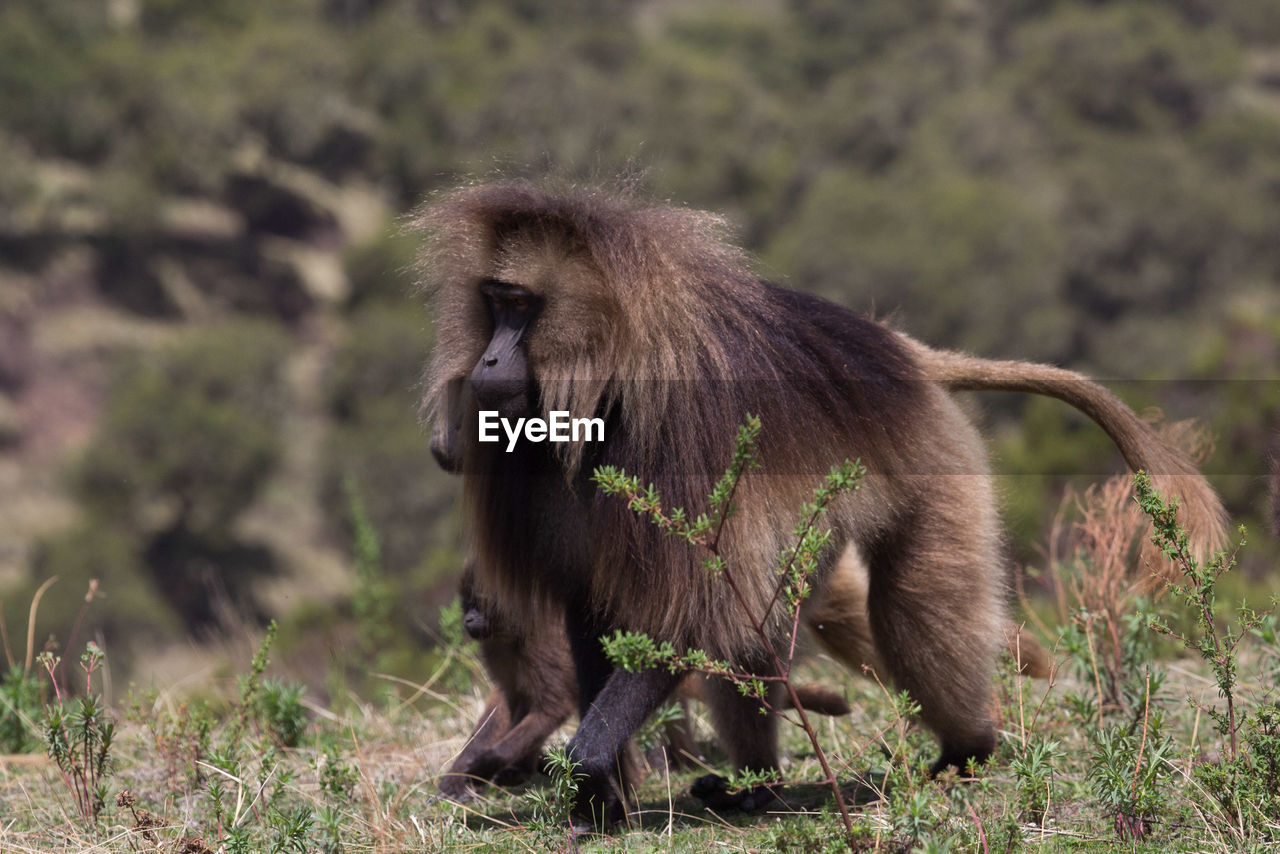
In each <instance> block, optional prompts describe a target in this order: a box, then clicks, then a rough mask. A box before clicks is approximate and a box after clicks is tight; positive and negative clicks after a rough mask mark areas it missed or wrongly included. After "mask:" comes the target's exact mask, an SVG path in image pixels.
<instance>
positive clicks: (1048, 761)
mask: <svg viewBox="0 0 1280 854" xmlns="http://www.w3.org/2000/svg"><path fill="white" fill-rule="evenodd" d="M1064 756H1066V754H1065V753H1064V752H1063V750H1062V746H1061V744H1060V743H1059V742H1057V741H1054V740H1052V739H1048V738H1041V737H1033V738H1032V739H1031V740H1030V742H1029V743H1028V744H1027V746H1026V748H1025V749H1024V750H1023V751H1022V752H1021V753H1020V754H1018V755H1017V756H1015V757H1014V759H1013V761H1012V762H1010V763H1009V768H1010V770H1011V771H1013V775H1014V779H1015V780H1016V782H1017V787H1018V814H1019V816H1020V817H1021V818H1022V819H1023V820H1024V821H1032V822H1035V823H1036V824H1039V825H1043V824H1044V821H1045V818H1046V816H1047V815H1048V813H1049V805H1050V803H1052V801H1053V773H1054V767H1055V765H1056V764H1057V762H1058V761H1059V760H1061V759H1062V758H1063V757H1064Z"/></svg>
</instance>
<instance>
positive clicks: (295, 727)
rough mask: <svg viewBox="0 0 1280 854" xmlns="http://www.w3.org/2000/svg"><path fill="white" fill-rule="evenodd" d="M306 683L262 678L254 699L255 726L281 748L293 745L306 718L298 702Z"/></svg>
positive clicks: (307, 717)
mask: <svg viewBox="0 0 1280 854" xmlns="http://www.w3.org/2000/svg"><path fill="white" fill-rule="evenodd" d="M306 691H307V689H306V686H304V685H300V684H298V683H296V682H286V681H284V680H283V679H264V680H262V687H261V689H260V690H259V692H258V696H257V698H256V700H255V705H256V707H257V716H258V722H259V725H260V726H261V727H262V728H263V730H264V732H266V733H267V734H268V735H269V736H270V737H271V738H272V739H273V740H274V741H275V742H276V743H277V744H278V745H280V746H281V747H297V746H298V742H299V741H300V740H301V738H302V733H303V732H304V731H305V730H306V728H307V724H308V723H309V722H310V717H309V716H308V714H307V710H306V708H305V707H304V706H303V705H302V695H303V694H305V693H306Z"/></svg>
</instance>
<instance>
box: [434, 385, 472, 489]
mask: <svg viewBox="0 0 1280 854" xmlns="http://www.w3.org/2000/svg"><path fill="white" fill-rule="evenodd" d="M467 386H468V383H467V380H466V378H465V377H457V378H455V379H452V380H450V381H449V383H448V384H447V385H446V386H445V387H444V390H443V391H442V392H441V393H440V396H441V398H442V400H440V402H439V403H438V404H437V405H436V423H435V426H434V427H433V428H432V430H431V455H432V456H433V457H435V458H436V462H437V463H439V464H440V468H442V469H444V470H445V471H447V472H451V473H453V474H457V473H458V472H460V471H462V426H463V420H464V419H465V417H466V411H467V410H466V403H467V401H466V397H467Z"/></svg>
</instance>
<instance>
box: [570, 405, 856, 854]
mask: <svg viewBox="0 0 1280 854" xmlns="http://www.w3.org/2000/svg"><path fill="white" fill-rule="evenodd" d="M760 427H761V425H760V419H759V418H757V417H755V416H748V417H747V420H746V422H745V423H744V424H743V425H742V426H740V427H739V428H738V435H737V438H736V441H735V443H734V450H733V458H732V460H731V461H730V463H729V467H728V468H727V469H726V470H725V473H724V474H723V475H722V476H721V477H720V479H719V480H718V481H716V484H715V486H714V487H713V489H712V491H711V494H710V496H709V497H708V504H709V505H710V512H708V513H702V514H699V515H698V516H697V517H696V518H694V519H690V518H689V515H688V513H687V511H686V510H685V509H684V508H683V507H677V508H674V509H672V510H670V511H668V510H666V509H665V508H664V507H663V504H662V497H661V495H659V494H658V491H657V489H656V488H655V487H654V486H653V485H652V484H651V485H649V486H648V487H642V486H641V485H640V480H639V478H637V477H635V476H632V475H628V474H627V473H626V472H624V471H621V470H619V469H616V468H614V467H612V466H601V467H600V468H597V469H596V470H595V472H594V474H593V475H592V480H593V481H595V483H596V484H597V485H598V486H599V488H600V490H601V491H602V492H604V493H605V494H606V495H615V496H621V497H624V498H626V499H627V506H628V507H629V508H630V509H631V510H632V511H633V512H635V513H637V514H639V515H641V516H647V517H648V518H649V519H650V520H651V521H652V522H653V524H655V525H657V526H658V528H660V529H661V530H662V531H664V532H665V533H667V534H669V535H671V536H674V537H677V538H679V539H682V540H684V541H685V542H687V543H689V544H690V545H692V546H698V547H701V548H704V549H706V550H707V552H709V556H708V557H707V558H706V559H705V560H704V561H703V567H704V568H705V569H706V571H707V572H709V573H711V574H712V575H714V576H716V577H718V578H720V579H722V580H723V582H724V583H725V584H726V585H728V587H729V589H730V590H731V591H732V593H733V596H734V598H735V600H736V601H737V602H738V604H739V606H740V607H741V608H742V611H743V613H744V614H746V615H747V617H748V619H749V620H750V621H751V626H752V629H753V631H754V632H755V634H756V636H757V637H759V638H760V640H761V641H762V643H763V647H764V649H765V651H766V652H767V653H768V655H769V657H770V659H771V663H772V665H773V671H774V673H775V674H776V675H769V676H761V675H759V674H753V673H743V672H741V671H739V670H737V669H736V668H735V667H733V665H732V664H730V663H729V662H726V661H716V660H713V659H711V658H710V657H709V656H708V655H707V654H706V653H705V652H704V651H702V650H697V649H695V650H689V651H687V652H684V653H683V654H681V653H679V652H677V650H676V649H675V648H674V647H673V646H672V645H671V644H670V643H667V642H663V643H660V644H659V643H655V642H654V641H653V640H652V639H651V638H649V637H648V636H646V635H642V634H636V633H626V632H617V633H615V634H614V636H613V637H612V638H606V639H605V641H604V645H605V653H606V655H608V657H609V659H610V660H611V661H612V662H613V663H614V664H615V666H618V667H622V668H624V669H627V670H632V671H635V670H641V669H647V668H653V667H665V668H667V669H669V670H671V671H672V672H679V671H686V672H689V671H696V672H701V673H705V674H709V675H713V676H718V677H721V678H724V679H728V680H729V681H730V682H733V683H734V684H735V685H736V686H737V687H738V690H739V691H741V692H742V693H743V694H744V695H746V696H751V697H755V698H756V699H758V700H760V701H761V702H762V708H761V711H762V712H765V713H767V712H768V708H767V697H768V688H767V685H766V683H767V682H777V683H779V684H780V685H781V686H782V688H783V689H784V690H785V691H786V692H787V694H788V695H789V697H790V700H791V705H792V707H793V708H794V709H795V710H796V715H797V717H798V725H799V726H800V727H801V729H803V730H804V732H805V734H806V735H807V736H808V738H809V742H810V744H811V746H812V747H813V751H814V755H815V756H816V757H817V759H818V763H819V764H820V765H821V767H822V772H823V775H824V778H823V781H822V782H823V784H825V785H828V786H830V788H831V791H832V794H833V796H834V798H835V802H836V806H837V808H838V810H839V813H840V818H841V821H842V822H843V823H844V828H845V831H846V836H847V838H848V839H849V840H850V845H852V844H853V843H852V839H853V822H852V819H851V818H850V816H849V809H848V806H847V804H846V803H845V799H844V795H843V794H842V792H841V790H840V784H839V781H838V780H837V778H836V774H835V772H834V771H833V770H832V768H831V765H830V763H829V762H828V761H827V756H826V753H825V752H824V751H823V749H822V744H821V742H820V740H819V738H818V735H817V731H816V730H815V729H814V727H813V725H812V723H811V722H810V720H809V717H808V715H807V714H806V713H805V709H804V704H803V703H802V702H801V701H800V698H799V697H798V696H797V695H796V692H795V687H794V685H793V684H792V682H791V668H792V664H793V662H794V659H795V652H796V643H795V641H796V638H797V636H798V633H799V627H800V607H801V605H802V604H803V603H804V601H805V599H806V598H807V597H808V595H809V593H810V592H811V583H812V582H811V579H812V575H813V573H814V571H815V570H816V568H817V565H818V556H819V555H820V554H821V553H822V551H823V550H824V549H825V548H826V547H827V546H828V545H829V543H830V540H831V532H830V531H829V530H824V529H821V528H820V527H819V525H818V522H819V521H820V520H821V518H822V517H823V516H824V515H825V513H826V511H827V508H828V506H829V505H830V503H831V502H832V501H833V500H834V499H835V498H836V496H838V495H840V494H841V493H844V492H849V491H852V490H855V489H857V488H858V486H859V481H860V480H861V478H862V477H863V476H864V475H865V473H866V469H865V468H863V467H862V466H861V465H860V464H859V463H856V462H850V461H848V460H845V461H844V463H843V464H841V465H839V466H836V467H834V468H832V470H831V472H830V473H829V474H828V475H827V477H826V479H825V481H824V482H823V484H822V485H821V486H820V487H818V489H817V490H816V491H815V493H814V497H813V500H812V501H810V502H807V503H806V504H805V505H804V506H803V507H802V508H801V511H800V521H799V524H798V525H797V527H796V543H795V545H794V546H792V547H790V548H787V549H784V550H783V551H782V553H781V554H780V555H779V556H778V561H777V577H778V582H777V587H776V589H775V590H774V594H773V597H772V599H771V600H770V601H769V603H768V605H767V606H766V608H765V610H764V613H759V614H758V613H754V612H753V611H752V608H751V607H750V605H749V604H748V600H747V597H746V596H745V595H744V593H743V592H742V587H741V585H740V584H739V581H738V579H737V577H736V575H735V571H734V569H733V568H732V567H730V566H729V565H728V564H727V562H726V561H725V559H724V556H723V555H722V554H721V551H720V537H721V534H722V533H723V530H724V524H725V522H726V521H727V520H728V519H729V517H730V516H732V515H733V513H734V505H733V496H734V494H735V492H736V491H737V488H738V484H739V482H740V481H741V480H742V477H743V475H744V474H746V472H747V471H748V470H751V469H756V468H759V467H760V463H759V456H758V452H757V443H758V440H759V436H760ZM775 609H778V610H779V611H780V612H781V614H780V616H781V617H782V619H783V620H784V621H785V623H786V624H787V625H788V626H789V632H788V633H787V635H786V637H787V638H789V643H787V645H786V647H785V648H784V649H777V648H775V646H774V644H773V638H772V637H771V634H770V631H769V629H768V626H770V625H771V624H772V623H773V621H774V620H775V619H777V618H778V617H777V616H776V615H775ZM776 782H779V780H778V778H777V776H776V775H775V774H768V775H765V776H760V775H758V774H750V773H746V774H741V773H740V774H738V775H737V776H736V777H735V778H734V779H731V780H730V784H731V785H732V786H735V787H738V786H741V787H744V788H745V787H747V786H752V787H754V786H759V785H766V784H773V783H776Z"/></svg>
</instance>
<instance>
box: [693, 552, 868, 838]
mask: <svg viewBox="0 0 1280 854" xmlns="http://www.w3.org/2000/svg"><path fill="white" fill-rule="evenodd" d="M716 556H717V557H719V553H716ZM724 578H725V581H726V582H728V584H729V589H730V590H732V591H733V595H734V598H736V599H737V600H738V605H739V606H740V607H741V608H742V610H743V611H744V612H745V613H746V614H747V617H748V619H750V620H751V625H752V628H754V629H755V631H756V633H757V634H759V635H760V639H761V640H762V641H764V645H765V650H766V651H767V652H768V653H769V657H770V658H772V659H773V664H774V667H775V668H776V669H777V672H778V674H779V676H780V677H781V680H780V681H781V682H782V685H783V687H785V688H786V689H787V696H788V697H789V698H790V700H791V705H792V707H793V708H794V709H795V710H796V714H797V715H799V716H800V726H801V728H802V729H804V732H805V735H807V736H808V737H809V743H810V744H811V745H812V746H813V752H814V755H815V756H816V757H817V758H818V764H819V765H821V766H822V773H823V774H824V775H825V778H826V779H825V781H824V782H826V783H827V784H828V785H830V786H831V793H832V794H833V795H834V796H835V800H836V807H837V808H838V809H839V810H840V820H841V821H842V822H843V823H844V829H845V833H846V834H847V837H846V838H847V839H848V840H849V842H850V845H852V842H853V819H852V818H850V816H849V807H848V805H847V804H846V803H845V802H844V794H843V793H842V792H841V791H840V781H839V780H837V779H836V775H835V772H833V771H832V770H831V765H830V764H829V763H828V762H827V755H826V753H824V752H823V750H822V744H821V743H819V741H818V733H817V731H816V730H814V728H813V724H812V723H810V722H809V716H808V715H806V714H805V711H804V704H803V703H801V702H800V698H799V696H797V695H796V689H795V686H794V685H792V684H791V667H790V660H788V661H787V662H786V663H784V662H783V661H782V659H781V658H780V657H779V656H778V653H777V652H776V651H775V650H774V648H773V643H772V641H770V640H769V634H768V632H766V631H765V630H764V627H763V625H762V624H761V623H759V622H758V621H757V620H756V618H755V617H754V616H753V615H752V614H751V610H750V608H749V607H748V606H747V602H746V600H745V599H744V598H743V596H742V593H741V591H740V590H739V589H738V585H737V583H736V582H735V581H734V580H733V574H732V573H731V572H730V570H729V568H728V567H725V570H724ZM797 613H798V612H797ZM794 642H795V639H794V635H793V637H792V647H791V649H792V651H793V652H794V650H795V646H794Z"/></svg>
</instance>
